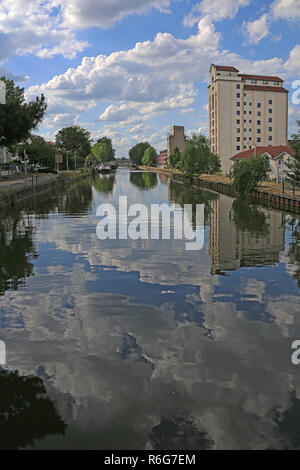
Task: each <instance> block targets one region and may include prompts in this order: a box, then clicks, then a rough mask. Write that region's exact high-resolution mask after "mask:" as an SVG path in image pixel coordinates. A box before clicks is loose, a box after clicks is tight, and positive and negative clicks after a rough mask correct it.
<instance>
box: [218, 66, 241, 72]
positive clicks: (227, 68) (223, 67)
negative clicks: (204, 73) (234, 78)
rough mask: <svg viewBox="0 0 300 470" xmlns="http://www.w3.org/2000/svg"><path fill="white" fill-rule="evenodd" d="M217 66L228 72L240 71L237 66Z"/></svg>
mask: <svg viewBox="0 0 300 470" xmlns="http://www.w3.org/2000/svg"><path fill="white" fill-rule="evenodd" d="M212 65H215V64H212ZM215 67H216V69H217V70H225V71H227V72H238V69H236V68H235V67H229V66H228V65H215Z"/></svg>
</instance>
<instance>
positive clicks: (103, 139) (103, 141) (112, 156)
mask: <svg viewBox="0 0 300 470" xmlns="http://www.w3.org/2000/svg"><path fill="white" fill-rule="evenodd" d="M97 144H104V145H106V146H107V148H108V153H109V161H112V160H114V159H115V153H116V151H115V150H114V149H113V147H112V141H111V139H109V138H108V137H101V139H98V140H97Z"/></svg>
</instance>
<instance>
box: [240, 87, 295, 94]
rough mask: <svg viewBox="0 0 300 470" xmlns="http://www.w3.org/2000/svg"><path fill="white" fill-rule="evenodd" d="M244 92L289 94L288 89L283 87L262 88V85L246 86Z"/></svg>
mask: <svg viewBox="0 0 300 470" xmlns="http://www.w3.org/2000/svg"><path fill="white" fill-rule="evenodd" d="M244 90H254V91H277V92H279V93H289V91H288V90H287V89H286V88H283V87H282V86H280V87H279V86H277V87H276V86H260V85H245V86H244Z"/></svg>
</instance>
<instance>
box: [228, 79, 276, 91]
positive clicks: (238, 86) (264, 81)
mask: <svg viewBox="0 0 300 470" xmlns="http://www.w3.org/2000/svg"><path fill="white" fill-rule="evenodd" d="M243 83H246V80H243ZM251 83H252V85H256V84H257V80H254V79H253V80H251ZM273 84H274V85H279V82H276V81H275V82H273ZM263 85H269V82H268V81H267V80H263ZM236 88H237V90H240V88H241V85H240V84H237V86H236Z"/></svg>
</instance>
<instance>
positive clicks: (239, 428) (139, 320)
mask: <svg viewBox="0 0 300 470" xmlns="http://www.w3.org/2000/svg"><path fill="white" fill-rule="evenodd" d="M122 195H127V196H128V204H133V203H143V204H145V205H146V206H150V204H153V203H177V204H178V205H180V206H182V205H183V204H194V207H195V204H204V206H205V211H204V212H205V243H204V247H203V248H202V249H201V250H198V251H189V250H186V249H185V248H186V246H185V243H184V241H183V240H173V239H172V240H162V239H160V240H104V241H102V240H99V239H98V238H97V236H96V226H97V223H98V222H99V218H97V217H96V210H97V207H98V206H99V205H100V204H102V203H112V204H115V205H116V206H117V205H118V199H119V196H122ZM161 223H162V224H163V223H164V221H162V222H161ZM299 244H300V225H299V218H297V217H296V216H293V215H292V214H288V213H285V212H282V211H278V210H272V209H266V208H262V207H254V206H251V205H249V204H247V203H242V202H238V201H235V200H233V199H232V198H229V197H227V196H224V195H218V194H216V193H213V192H209V191H206V190H201V189H193V188H191V187H189V186H187V185H183V184H182V183H179V182H174V181H169V180H168V179H167V178H166V177H164V176H161V175H157V174H154V173H151V172H144V173H143V172H139V171H131V172H130V171H129V170H127V169H120V170H118V171H117V173H116V174H115V175H109V176H105V177H98V178H96V179H94V180H84V181H81V182H79V183H78V184H77V185H76V186H74V188H69V190H68V191H65V192H64V191H63V192H62V193H61V194H53V195H52V196H51V197H48V198H46V199H45V198H43V200H40V201H39V202H35V203H34V204H33V203H32V204H31V205H30V204H29V205H28V207H26V208H25V209H23V210H16V209H12V210H11V211H10V212H9V213H8V214H7V215H5V216H4V215H1V221H0V344H1V345H2V361H3V362H4V355H5V354H4V353H3V348H5V353H6V365H3V366H2V370H1V371H0V449H20V448H35V449H109V450H114V449H163V450H167V449H278V448H280V449H281V448H292V449H293V448H300V365H299V366H297V365H295V364H293V362H292V354H293V350H292V343H293V342H294V341H295V340H297V339H298V340H300V297H299V293H300V289H299V286H300V246H299ZM0 359H1V356H0ZM298 413H299V414H298Z"/></svg>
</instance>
